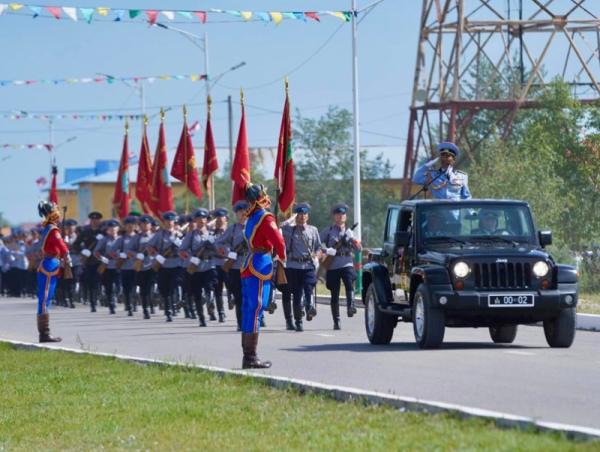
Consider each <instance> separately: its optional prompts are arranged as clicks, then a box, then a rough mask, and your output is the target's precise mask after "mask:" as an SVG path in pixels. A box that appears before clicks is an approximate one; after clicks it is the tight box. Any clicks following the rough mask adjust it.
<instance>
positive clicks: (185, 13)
mask: <svg viewBox="0 0 600 452" xmlns="http://www.w3.org/2000/svg"><path fill="white" fill-rule="evenodd" d="M177 14H179V15H180V16H183V17H185V18H186V19H193V17H192V13H191V12H189V11H177Z"/></svg>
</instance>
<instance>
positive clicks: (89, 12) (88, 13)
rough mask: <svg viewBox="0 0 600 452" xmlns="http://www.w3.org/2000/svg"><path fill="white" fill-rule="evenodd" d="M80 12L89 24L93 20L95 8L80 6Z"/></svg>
mask: <svg viewBox="0 0 600 452" xmlns="http://www.w3.org/2000/svg"><path fill="white" fill-rule="evenodd" d="M79 12H80V13H81V15H82V16H83V19H84V20H85V21H86V22H87V23H88V24H89V23H90V22H91V21H92V16H93V15H94V8H79Z"/></svg>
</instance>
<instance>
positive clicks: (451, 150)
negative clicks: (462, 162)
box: [413, 142, 471, 199]
mask: <svg viewBox="0 0 600 452" xmlns="http://www.w3.org/2000/svg"><path fill="white" fill-rule="evenodd" d="M435 151H436V153H437V154H438V157H436V158H435V159H433V160H430V161H429V162H427V163H425V165H423V166H421V167H420V168H418V169H417V171H416V172H415V175H414V176H413V182H414V183H415V184H419V185H425V184H431V185H430V187H429V189H430V190H431V195H432V196H433V197H434V198H436V199H471V192H470V191H469V186H468V182H469V177H468V176H467V173H465V172H463V171H458V170H456V169H454V163H455V161H456V159H458V157H459V156H460V150H459V149H458V147H457V146H456V145H455V144H454V143H450V142H444V143H440V144H438V145H437V147H436V150H435ZM438 162H439V163H440V167H439V168H437V169H436V168H435V165H436V164H437V163H438Z"/></svg>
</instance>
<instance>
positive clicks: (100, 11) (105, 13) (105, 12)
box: [96, 6, 110, 17]
mask: <svg viewBox="0 0 600 452" xmlns="http://www.w3.org/2000/svg"><path fill="white" fill-rule="evenodd" d="M96 11H98V14H100V15H101V16H103V17H106V16H108V13H109V11H110V8H107V7H106V6H99V7H98V8H96Z"/></svg>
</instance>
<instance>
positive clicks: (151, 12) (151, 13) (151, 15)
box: [146, 9, 159, 25]
mask: <svg viewBox="0 0 600 452" xmlns="http://www.w3.org/2000/svg"><path fill="white" fill-rule="evenodd" d="M158 13H159V12H158V11H157V10H155V9H148V10H146V16H148V23H149V24H150V25H154V24H155V23H156V19H157V18H158Z"/></svg>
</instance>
